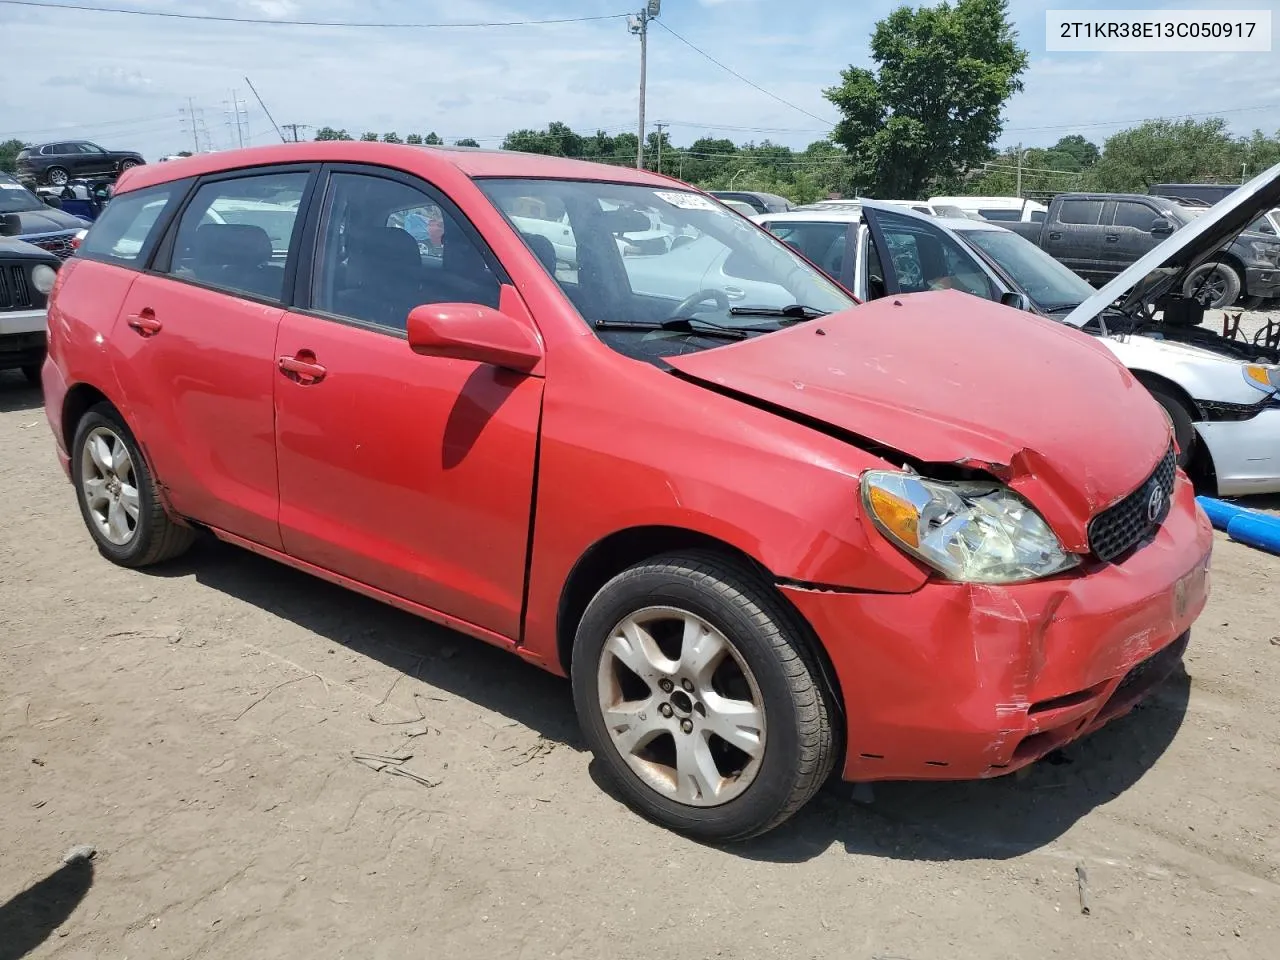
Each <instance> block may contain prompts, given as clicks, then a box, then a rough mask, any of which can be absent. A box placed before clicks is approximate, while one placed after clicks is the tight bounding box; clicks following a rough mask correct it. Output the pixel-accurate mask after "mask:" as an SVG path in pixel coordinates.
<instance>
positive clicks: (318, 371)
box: [279, 350, 329, 384]
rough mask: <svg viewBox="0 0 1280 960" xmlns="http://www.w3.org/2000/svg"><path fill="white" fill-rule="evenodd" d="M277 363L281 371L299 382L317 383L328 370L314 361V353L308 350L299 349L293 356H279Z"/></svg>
mask: <svg viewBox="0 0 1280 960" xmlns="http://www.w3.org/2000/svg"><path fill="white" fill-rule="evenodd" d="M279 365H280V372H281V373H283V374H284V375H285V376H286V377H288V378H289V379H290V380H294V381H296V382H298V383H301V384H311V383H319V382H320V381H321V380H323V379H324V377H325V374H326V373H328V372H329V371H328V370H326V369H325V368H324V367H322V366H321V365H320V364H318V363H316V355H315V354H314V353H312V352H311V351H310V350H299V351H298V353H297V354H296V355H295V356H292V357H281V358H280V360H279Z"/></svg>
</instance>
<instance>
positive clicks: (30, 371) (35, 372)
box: [22, 364, 40, 387]
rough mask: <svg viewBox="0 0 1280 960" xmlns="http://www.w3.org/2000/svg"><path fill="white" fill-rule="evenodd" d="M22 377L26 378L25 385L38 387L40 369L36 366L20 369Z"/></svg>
mask: <svg viewBox="0 0 1280 960" xmlns="http://www.w3.org/2000/svg"><path fill="white" fill-rule="evenodd" d="M22 375H23V376H24V377H26V378H27V383H29V384H31V386H33V387H38V386H40V367H39V365H37V364H31V365H30V366H27V367H23V368H22Z"/></svg>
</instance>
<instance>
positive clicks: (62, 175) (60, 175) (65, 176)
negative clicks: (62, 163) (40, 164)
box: [45, 167, 71, 187]
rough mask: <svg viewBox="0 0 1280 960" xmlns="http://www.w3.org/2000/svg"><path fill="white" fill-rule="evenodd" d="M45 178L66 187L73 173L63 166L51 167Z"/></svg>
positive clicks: (56, 185) (57, 185)
mask: <svg viewBox="0 0 1280 960" xmlns="http://www.w3.org/2000/svg"><path fill="white" fill-rule="evenodd" d="M45 179H46V180H48V181H49V183H51V184H52V185H53V186H55V187H65V186H66V185H67V181H68V180H70V179H71V174H69V173H67V171H65V170H63V169H62V168H61V167H50V168H49V170H48V172H46V173H45Z"/></svg>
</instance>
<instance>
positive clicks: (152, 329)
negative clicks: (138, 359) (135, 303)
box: [125, 307, 163, 337]
mask: <svg viewBox="0 0 1280 960" xmlns="http://www.w3.org/2000/svg"><path fill="white" fill-rule="evenodd" d="M125 323H127V324H129V326H130V327H132V328H133V329H134V330H135V331H137V332H138V333H139V334H140V335H142V336H144V337H154V336H155V335H156V334H157V333H159V332H160V328H161V327H162V326H163V324H161V323H160V321H159V320H157V319H156V315H155V311H154V310H152V309H151V308H150V307H147V308H146V309H144V310H141V311H139V312H138V313H131V314H129V316H128V317H126V318H125Z"/></svg>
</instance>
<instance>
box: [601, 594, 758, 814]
mask: <svg viewBox="0 0 1280 960" xmlns="http://www.w3.org/2000/svg"><path fill="white" fill-rule="evenodd" d="M597 680H598V682H597V690H598V696H599V709H600V715H601V717H602V718H603V720H604V725H605V729H606V730H607V732H608V735H609V738H610V740H611V742H612V744H613V747H614V748H615V749H616V750H617V751H618V754H619V755H620V756H621V757H622V759H623V760H624V761H625V762H626V764H627V766H628V767H630V769H631V770H632V772H634V773H635V774H636V775H637V776H638V777H639V778H640V779H641V780H642V781H643V782H644V783H646V784H647V785H648V786H649V787H651V788H652V789H653V790H655V791H657V792H658V793H659V794H661V795H663V796H665V797H667V798H669V799H671V800H674V801H676V802H678V803H683V804H687V805H689V806H694V807H714V806H719V805H721V804H725V803H728V802H729V801H731V800H733V799H734V798H736V797H738V796H740V795H741V794H742V793H743V792H744V791H745V790H746V789H747V788H748V787H749V786H750V785H751V783H752V781H753V780H755V778H756V775H757V774H758V773H759V771H760V765H761V762H762V760H763V758H764V751H765V746H766V721H765V712H764V700H763V697H762V696H761V693H760V687H759V684H758V683H757V682H756V678H755V676H754V675H753V674H752V672H751V669H750V668H749V667H748V666H747V664H746V662H745V661H744V660H743V658H742V656H741V655H740V654H739V653H738V651H737V650H736V649H735V648H734V646H733V644H732V643H731V642H730V641H729V639H728V638H727V637H726V636H725V635H724V634H723V633H722V632H721V631H719V630H718V629H716V628H715V627H714V626H712V625H711V624H710V623H708V622H707V621H706V620H704V619H702V618H701V617H699V616H697V615H696V614H693V613H691V612H689V611H687V610H681V609H677V608H675V607H646V608H644V609H641V610H637V611H636V612H635V613H632V614H630V615H629V616H627V617H624V618H623V619H622V620H621V621H620V622H619V623H618V624H617V625H616V626H615V627H614V628H613V630H612V631H611V632H610V634H609V637H608V639H607V640H606V641H605V644H604V648H603V650H602V651H601V654H600V661H599V666H598V677H597Z"/></svg>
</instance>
